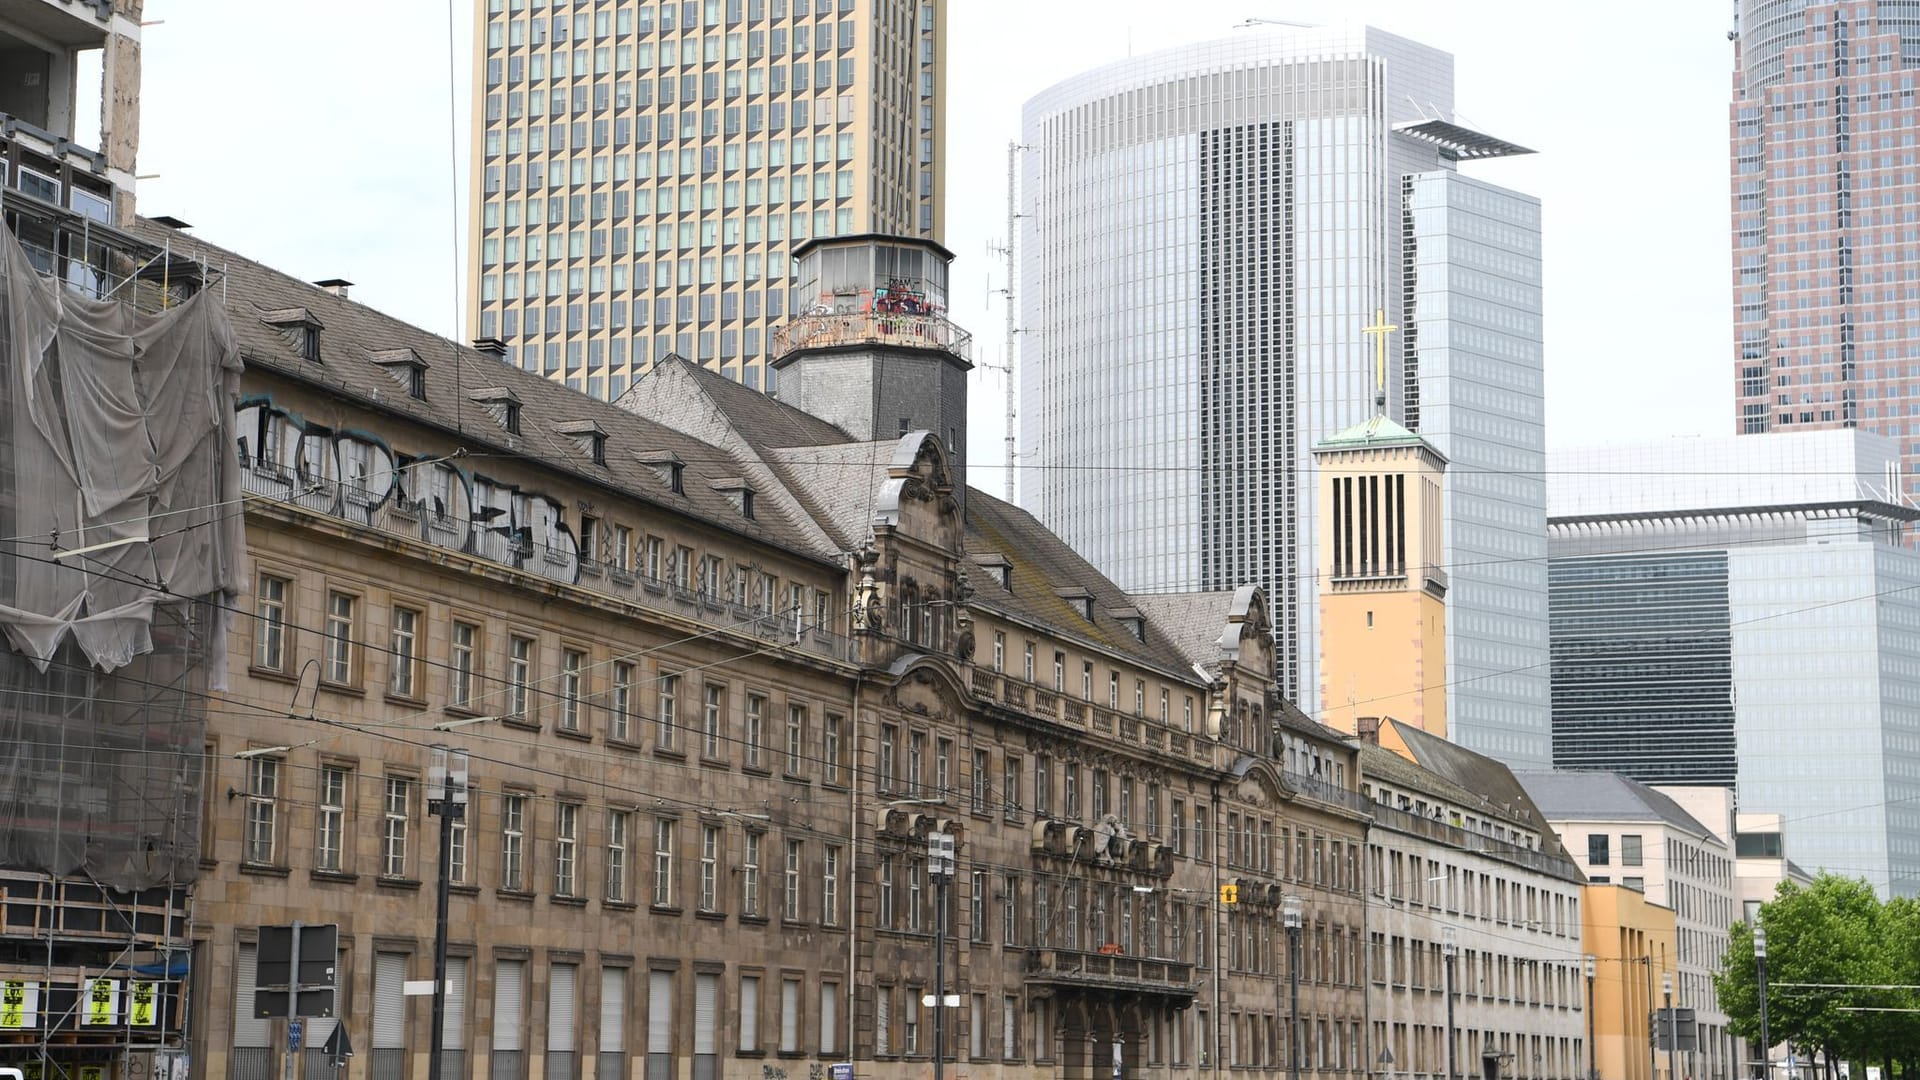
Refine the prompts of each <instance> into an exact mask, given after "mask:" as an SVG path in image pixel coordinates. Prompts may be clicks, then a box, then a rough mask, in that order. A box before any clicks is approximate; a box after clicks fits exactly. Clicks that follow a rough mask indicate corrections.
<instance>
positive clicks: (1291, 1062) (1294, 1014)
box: [1280, 895, 1300, 1080]
mask: <svg viewBox="0 0 1920 1080" xmlns="http://www.w3.org/2000/svg"><path fill="white" fill-rule="evenodd" d="M1280 904H1281V912H1282V917H1283V918H1284V919H1285V921H1286V926H1287V982H1288V984H1289V985H1290V987H1291V991H1290V993H1291V997H1292V999H1293V1001H1292V1003H1291V1006H1290V1011H1289V1012H1288V1014H1287V1076H1288V1077H1289V1080H1300V898H1299V897H1298V896H1291V895H1289V896H1285V897H1282V898H1281V900H1280Z"/></svg>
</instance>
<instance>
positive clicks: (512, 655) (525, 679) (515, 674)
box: [507, 635, 533, 720]
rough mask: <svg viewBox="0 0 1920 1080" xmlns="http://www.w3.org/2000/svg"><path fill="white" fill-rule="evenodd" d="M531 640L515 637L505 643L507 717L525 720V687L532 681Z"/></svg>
mask: <svg viewBox="0 0 1920 1080" xmlns="http://www.w3.org/2000/svg"><path fill="white" fill-rule="evenodd" d="M532 667H533V639H532V638H527V637H520V636H518V635H515V636H514V637H512V638H510V639H508V642H507V716H508V718H509V719H513V720H525V719H526V718H527V686H528V684H529V683H530V682H531V681H532Z"/></svg>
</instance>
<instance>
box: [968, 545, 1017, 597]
mask: <svg viewBox="0 0 1920 1080" xmlns="http://www.w3.org/2000/svg"><path fill="white" fill-rule="evenodd" d="M974 562H975V563H976V564H978V565H979V566H980V568H981V569H983V570H985V571H986V572H987V573H988V574H990V575H992V577H993V580H994V581H995V582H996V583H997V584H998V585H999V586H1000V587H1001V588H1002V589H1005V590H1006V591H1008V592H1012V591H1013V562H1012V561H1011V560H1009V559H1008V558H1007V557H1006V556H1005V555H997V554H995V555H980V556H976V557H975V558H974Z"/></svg>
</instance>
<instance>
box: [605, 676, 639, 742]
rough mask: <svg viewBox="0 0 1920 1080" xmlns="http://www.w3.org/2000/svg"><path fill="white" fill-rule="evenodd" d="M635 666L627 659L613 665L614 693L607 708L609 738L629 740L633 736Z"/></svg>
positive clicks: (618, 740) (617, 740) (621, 740)
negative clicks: (627, 661)
mask: <svg viewBox="0 0 1920 1080" xmlns="http://www.w3.org/2000/svg"><path fill="white" fill-rule="evenodd" d="M633 676H634V667H633V665H632V664H629V663H626V662H625V661H620V662H617V663H615V664H614V665H613V693H612V694H611V695H610V698H609V702H608V703H609V705H610V708H609V709H608V710H607V738H609V739H612V740H613V741H615V742H627V741H629V740H631V739H632V738H633Z"/></svg>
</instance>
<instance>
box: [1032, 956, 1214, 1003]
mask: <svg viewBox="0 0 1920 1080" xmlns="http://www.w3.org/2000/svg"><path fill="white" fill-rule="evenodd" d="M1027 982H1028V983H1029V984H1033V985H1038V986H1047V987H1051V988H1053V990H1054V992H1055V993H1059V992H1063V991H1065V992H1081V993H1085V992H1100V993H1118V994H1144V995H1147V996H1150V997H1158V998H1164V999H1171V1000H1172V1001H1173V1002H1175V1003H1176V1004H1182V1005H1183V1004H1186V1003H1187V1002H1190V1001H1192V1000H1193V997H1194V982H1193V965H1192V964H1186V963H1181V962H1180V961H1177V960H1160V959H1152V958H1147V957H1139V956H1126V955H1122V954H1120V953H1089V952H1078V951H1075V950H1071V949H1028V950H1027Z"/></svg>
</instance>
